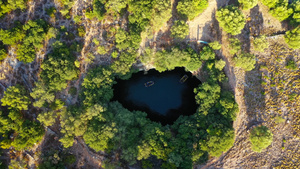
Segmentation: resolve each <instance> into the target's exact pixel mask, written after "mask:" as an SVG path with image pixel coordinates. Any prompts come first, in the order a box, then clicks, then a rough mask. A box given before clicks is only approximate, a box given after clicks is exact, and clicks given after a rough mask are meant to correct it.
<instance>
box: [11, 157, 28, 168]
mask: <svg viewBox="0 0 300 169" xmlns="http://www.w3.org/2000/svg"><path fill="white" fill-rule="evenodd" d="M24 168H27V163H26V161H25V160H20V161H17V160H16V159H11V160H10V163H9V166H8V169H24Z"/></svg>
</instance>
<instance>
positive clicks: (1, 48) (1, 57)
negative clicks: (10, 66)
mask: <svg viewBox="0 0 300 169" xmlns="http://www.w3.org/2000/svg"><path fill="white" fill-rule="evenodd" d="M6 57H7V51H6V50H5V48H4V46H3V45H1V44H0V62H1V61H2V60H4V59H5V58H6Z"/></svg>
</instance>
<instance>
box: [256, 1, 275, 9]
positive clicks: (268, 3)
mask: <svg viewBox="0 0 300 169" xmlns="http://www.w3.org/2000/svg"><path fill="white" fill-rule="evenodd" d="M260 1H261V3H262V4H264V5H266V6H267V7H269V8H274V7H275V6H276V4H277V3H278V2H279V0H260Z"/></svg>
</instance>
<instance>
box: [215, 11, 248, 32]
mask: <svg viewBox="0 0 300 169" xmlns="http://www.w3.org/2000/svg"><path fill="white" fill-rule="evenodd" d="M216 18H217V20H218V21H219V24H220V26H221V27H222V28H223V29H224V31H225V32H227V33H230V34H232V35H238V34H240V33H241V30H242V29H243V28H244V26H245V24H246V19H245V16H244V15H243V13H242V12H241V11H240V10H239V9H238V8H237V7H235V6H226V7H224V8H221V9H219V10H218V11H217V12H216Z"/></svg>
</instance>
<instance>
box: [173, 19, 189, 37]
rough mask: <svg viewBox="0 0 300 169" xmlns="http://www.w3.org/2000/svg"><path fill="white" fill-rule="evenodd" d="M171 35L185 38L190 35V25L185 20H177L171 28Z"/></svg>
mask: <svg viewBox="0 0 300 169" xmlns="http://www.w3.org/2000/svg"><path fill="white" fill-rule="evenodd" d="M171 35H172V36H173V37H175V38H179V39H184V38H185V37H186V36H187V35H189V26H188V25H187V24H186V23H185V22H184V21H175V23H174V25H173V26H172V28H171Z"/></svg>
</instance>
